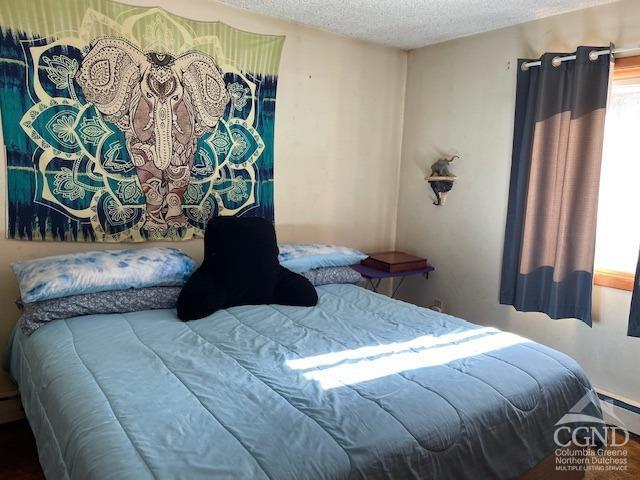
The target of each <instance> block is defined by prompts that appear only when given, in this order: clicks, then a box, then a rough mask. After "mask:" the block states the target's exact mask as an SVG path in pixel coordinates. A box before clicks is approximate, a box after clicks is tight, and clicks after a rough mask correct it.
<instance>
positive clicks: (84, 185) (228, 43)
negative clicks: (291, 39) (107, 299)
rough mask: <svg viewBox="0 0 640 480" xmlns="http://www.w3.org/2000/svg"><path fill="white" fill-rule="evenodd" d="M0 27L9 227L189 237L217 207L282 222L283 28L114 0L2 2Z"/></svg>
mask: <svg viewBox="0 0 640 480" xmlns="http://www.w3.org/2000/svg"><path fill="white" fill-rule="evenodd" d="M212 8H213V6H212ZM0 31H1V34H2V37H1V38H0V42H1V44H0V63H1V67H0V104H1V109H2V127H3V133H4V142H5V145H6V157H7V187H8V188H7V204H8V215H7V219H8V226H7V233H8V236H9V237H11V238H16V239H29V240H32V239H44V240H49V239H51V240H79V241H110V242H117V241H144V240H184V239H189V238H192V237H194V236H201V235H202V233H203V231H204V228H205V225H206V222H207V221H208V219H209V218H211V217H212V216H214V215H236V216H241V215H242V216H260V217H263V218H267V219H269V220H271V221H273V132H274V114H275V100H276V85H277V69H278V64H279V62H280V52H281V49H282V44H283V41H284V37H281V36H272V35H258V34H254V33H249V32H244V31H240V30H237V29H234V28H232V27H229V26H227V25H225V24H222V23H220V22H200V21H195V20H189V19H186V18H182V17H178V16H175V15H172V14H169V13H167V12H166V11H164V10H162V9H159V8H141V7H131V6H127V5H124V4H121V3H116V2H113V1H111V0H57V1H49V0H29V1H25V0H2V2H0Z"/></svg>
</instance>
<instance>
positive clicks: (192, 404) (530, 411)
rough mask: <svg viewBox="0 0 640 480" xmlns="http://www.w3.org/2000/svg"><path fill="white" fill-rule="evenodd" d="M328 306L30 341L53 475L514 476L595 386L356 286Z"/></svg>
mask: <svg viewBox="0 0 640 480" xmlns="http://www.w3.org/2000/svg"><path fill="white" fill-rule="evenodd" d="M318 293H319V296H320V302H319V305H318V306H317V307H315V308H310V309H306V308H298V307H284V306H275V305H262V306H245V307H235V308H231V309H228V310H224V311H220V312H217V313H216V314H214V315H212V316H210V317H208V318H204V319H202V320H198V321H193V322H189V323H182V322H180V321H178V320H177V318H176V315H175V312H174V311H172V310H158V311H146V312H137V313H130V314H125V315H93V316H88V317H79V318H72V319H69V320H64V321H56V322H53V323H51V324H50V325H47V326H45V327H43V328H41V329H40V330H38V331H37V332H35V333H34V334H33V335H32V336H30V337H25V336H23V335H22V334H21V333H20V332H19V331H16V333H15V335H14V338H13V342H12V345H11V351H10V366H11V372H12V375H13V376H14V378H15V379H17V381H18V382H19V386H20V390H21V392H22V399H23V402H24V407H25V410H26V413H27V416H28V418H29V421H30V423H31V426H32V428H33V431H34V433H35V436H36V440H37V444H38V451H39V455H40V460H41V463H42V465H43V468H44V471H45V474H46V475H47V477H48V478H50V479H65V478H72V479H83V480H84V479H147V478H161V479H165V478H167V479H168V478H185V479H197V478H209V479H223V478H225V479H226V478H235V479H271V480H285V479H291V480H306V479H348V478H349V479H350V478H357V479H362V478H367V479H376V478H389V479H412V478H416V479H417V478H435V479H441V478H474V479H479V478H492V479H493V478H509V477H513V476H516V475H518V474H521V473H523V472H524V471H526V470H527V469H528V468H530V467H532V466H534V465H535V464H536V463H537V462H539V461H540V460H541V459H542V458H543V457H544V456H546V455H547V454H549V453H550V452H551V451H552V450H553V449H554V448H555V445H554V442H553V429H554V423H555V422H556V421H558V419H560V417H562V416H563V415H564V414H565V413H567V411H568V409H569V408H570V407H571V406H573V404H574V403H576V402H577V401H578V400H579V399H580V397H582V396H583V395H584V394H585V393H587V392H589V391H590V390H591V386H590V384H589V381H588V379H587V378H586V376H585V374H584V372H583V371H582V369H581V368H580V367H579V366H578V365H577V364H576V362H575V361H573V360H572V359H571V358H569V357H567V356H565V355H563V354H561V353H558V352H556V351H554V350H552V349H549V348H546V347H544V346H542V345H539V344H536V343H533V342H530V341H527V340H525V339H523V338H521V337H517V336H515V335H511V334H507V333H504V332H500V331H499V330H495V329H490V328H483V327H480V326H477V325H473V324H470V323H467V322H465V321H463V320H460V319H457V318H454V317H450V316H447V315H443V314H439V313H436V312H433V311H430V310H426V309H423V308H419V307H415V306H413V305H409V304H405V303H402V302H399V301H396V300H391V299H388V298H386V297H383V296H381V295H377V294H374V293H371V292H369V291H366V290H364V289H362V288H359V287H355V286H351V285H327V286H323V287H319V288H318Z"/></svg>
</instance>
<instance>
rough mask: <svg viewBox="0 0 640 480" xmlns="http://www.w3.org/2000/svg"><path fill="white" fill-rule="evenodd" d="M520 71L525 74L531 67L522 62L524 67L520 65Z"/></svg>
mask: <svg viewBox="0 0 640 480" xmlns="http://www.w3.org/2000/svg"><path fill="white" fill-rule="evenodd" d="M520 70H522V71H523V72H526V71H528V70H529V65H527V62H522V65H520Z"/></svg>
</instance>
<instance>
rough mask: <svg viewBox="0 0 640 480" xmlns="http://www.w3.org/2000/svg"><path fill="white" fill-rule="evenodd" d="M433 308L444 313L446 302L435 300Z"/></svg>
mask: <svg viewBox="0 0 640 480" xmlns="http://www.w3.org/2000/svg"><path fill="white" fill-rule="evenodd" d="M433 306H434V307H437V308H438V309H439V310H440V311H441V312H444V301H443V300H442V299H440V298H434V299H433Z"/></svg>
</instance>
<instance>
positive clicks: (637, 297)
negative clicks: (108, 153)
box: [627, 255, 640, 337]
mask: <svg viewBox="0 0 640 480" xmlns="http://www.w3.org/2000/svg"><path fill="white" fill-rule="evenodd" d="M627 334H628V335H629V336H630V337H640V255H639V256H638V266H637V267H636V279H635V283H634V284H633V296H632V297H631V313H630V314H629V330H628V332H627Z"/></svg>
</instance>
